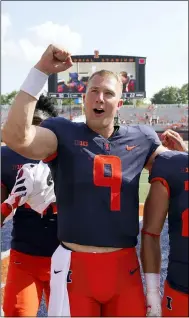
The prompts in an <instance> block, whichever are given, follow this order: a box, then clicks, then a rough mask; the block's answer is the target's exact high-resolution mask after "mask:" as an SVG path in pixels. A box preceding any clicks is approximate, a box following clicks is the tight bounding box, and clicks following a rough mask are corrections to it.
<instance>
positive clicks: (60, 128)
mask: <svg viewBox="0 0 189 318" xmlns="http://www.w3.org/2000/svg"><path fill="white" fill-rule="evenodd" d="M40 126H41V127H44V128H47V129H49V130H51V131H52V132H53V133H54V134H55V135H56V137H57V140H58V145H59V144H60V143H63V142H64V138H65V137H64V136H66V133H67V130H68V126H69V121H68V120H67V119H65V118H63V117H56V118H48V119H46V120H44V121H43V122H42V123H41V125H40ZM56 157H57V152H56V153H54V154H52V155H51V156H49V157H47V158H45V159H44V160H43V162H45V163H46V162H48V163H49V162H51V161H53V160H54V159H55V158H56Z"/></svg>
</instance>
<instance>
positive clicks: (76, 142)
mask: <svg viewBox="0 0 189 318" xmlns="http://www.w3.org/2000/svg"><path fill="white" fill-rule="evenodd" d="M74 145H75V146H80V147H88V145H89V143H88V141H85V140H74Z"/></svg>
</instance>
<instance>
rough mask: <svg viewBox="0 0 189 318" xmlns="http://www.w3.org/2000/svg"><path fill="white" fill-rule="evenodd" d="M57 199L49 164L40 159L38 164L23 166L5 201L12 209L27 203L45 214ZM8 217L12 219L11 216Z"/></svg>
mask: <svg viewBox="0 0 189 318" xmlns="http://www.w3.org/2000/svg"><path fill="white" fill-rule="evenodd" d="M55 201H56V198H55V194H54V183H53V181H52V177H51V172H50V169H49V167H48V165H47V164H45V163H43V162H42V161H40V162H39V163H38V164H33V163H28V164H25V165H23V166H22V168H21V169H20V170H19V171H18V173H17V177H16V182H15V185H14V187H13V189H12V191H11V194H10V195H9V197H8V198H7V199H6V200H5V201H4V203H5V204H8V205H10V206H11V207H12V210H13V209H16V208H17V207H18V206H21V205H23V204H25V203H27V204H29V205H30V207H31V208H32V209H33V210H35V211H36V212H38V213H40V214H43V211H44V210H45V209H46V208H47V207H48V206H49V205H50V203H52V202H55ZM7 218H8V219H10V216H9V217H7ZM7 218H6V219H5V222H6V221H7Z"/></svg>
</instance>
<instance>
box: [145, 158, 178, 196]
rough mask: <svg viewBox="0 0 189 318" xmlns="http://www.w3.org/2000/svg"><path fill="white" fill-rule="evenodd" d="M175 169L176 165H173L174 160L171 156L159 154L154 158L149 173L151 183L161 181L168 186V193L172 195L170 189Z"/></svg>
mask: <svg viewBox="0 0 189 318" xmlns="http://www.w3.org/2000/svg"><path fill="white" fill-rule="evenodd" d="M173 169H174V167H172V162H171V161H170V160H169V158H166V157H165V156H164V154H160V155H158V156H157V157H156V158H155V160H154V163H153V166H152V169H151V172H150V175H149V183H153V182H156V181H160V182H161V183H162V184H163V185H164V186H165V187H166V189H167V192H168V195H169V196H170V190H171V187H172V183H173V182H174V180H173V178H174V175H173V174H172V171H173Z"/></svg>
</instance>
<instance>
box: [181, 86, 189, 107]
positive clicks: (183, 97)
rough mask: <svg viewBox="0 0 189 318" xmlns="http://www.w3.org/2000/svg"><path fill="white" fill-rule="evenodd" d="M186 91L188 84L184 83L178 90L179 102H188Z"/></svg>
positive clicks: (188, 90)
mask: <svg viewBox="0 0 189 318" xmlns="http://www.w3.org/2000/svg"><path fill="white" fill-rule="evenodd" d="M188 92H189V84H184V85H183V86H182V87H181V88H180V90H179V94H180V100H181V102H180V103H181V104H188Z"/></svg>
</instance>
